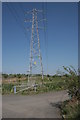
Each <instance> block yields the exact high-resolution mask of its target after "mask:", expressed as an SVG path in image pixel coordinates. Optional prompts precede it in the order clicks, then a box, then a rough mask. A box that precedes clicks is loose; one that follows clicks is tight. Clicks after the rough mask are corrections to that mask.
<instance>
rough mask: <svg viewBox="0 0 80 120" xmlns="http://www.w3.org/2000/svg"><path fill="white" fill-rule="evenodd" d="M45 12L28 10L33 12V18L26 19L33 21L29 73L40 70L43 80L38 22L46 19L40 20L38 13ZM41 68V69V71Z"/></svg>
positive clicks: (30, 12)
mask: <svg viewBox="0 0 80 120" xmlns="http://www.w3.org/2000/svg"><path fill="white" fill-rule="evenodd" d="M39 12H43V11H42V10H37V9H33V10H32V11H29V12H26V13H27V14H32V20H29V19H26V20H25V22H32V32H31V41H30V65H29V71H28V72H29V74H30V76H31V75H33V74H34V73H35V74H36V73H37V72H40V74H41V75H42V80H43V64H42V56H41V51H40V40H39V28H41V27H39V26H38V22H40V21H42V20H45V19H42V20H38V17H37V16H38V13H39ZM39 70H40V71H39Z"/></svg>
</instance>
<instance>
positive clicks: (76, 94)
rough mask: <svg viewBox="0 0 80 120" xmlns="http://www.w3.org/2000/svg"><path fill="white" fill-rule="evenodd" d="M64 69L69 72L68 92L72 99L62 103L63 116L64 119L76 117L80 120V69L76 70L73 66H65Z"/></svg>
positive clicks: (67, 78) (67, 79)
mask: <svg viewBox="0 0 80 120" xmlns="http://www.w3.org/2000/svg"><path fill="white" fill-rule="evenodd" d="M63 67H64V66H63ZM64 70H65V71H67V72H68V74H66V76H67V77H66V81H67V82H68V94H69V96H70V100H68V101H65V102H63V103H62V106H61V112H62V116H63V119H66V118H69V119H72V118H75V119H76V120H78V119H80V86H79V85H80V81H79V75H78V74H79V71H76V70H75V69H74V68H73V67H72V66H70V67H64Z"/></svg>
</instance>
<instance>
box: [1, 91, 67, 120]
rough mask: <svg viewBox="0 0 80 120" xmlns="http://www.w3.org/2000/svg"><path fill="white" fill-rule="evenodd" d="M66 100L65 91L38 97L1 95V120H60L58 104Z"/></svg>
mask: <svg viewBox="0 0 80 120" xmlns="http://www.w3.org/2000/svg"><path fill="white" fill-rule="evenodd" d="M66 99H68V94H67V92H66V91H58V92H48V93H43V94H38V95H31V96H21V95H3V97H2V116H3V118H61V116H60V110H59V108H58V104H59V103H60V102H62V101H64V100H66Z"/></svg>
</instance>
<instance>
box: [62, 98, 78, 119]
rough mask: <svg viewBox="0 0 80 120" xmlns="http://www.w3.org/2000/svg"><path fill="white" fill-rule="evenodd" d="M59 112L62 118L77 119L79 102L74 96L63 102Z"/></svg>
mask: <svg viewBox="0 0 80 120" xmlns="http://www.w3.org/2000/svg"><path fill="white" fill-rule="evenodd" d="M61 114H62V117H63V119H64V120H66V119H67V118H68V119H69V120H72V119H73V118H74V119H75V120H79V119H80V102H79V101H78V100H77V99H76V98H73V99H71V100H68V101H65V102H63V103H62V106H61Z"/></svg>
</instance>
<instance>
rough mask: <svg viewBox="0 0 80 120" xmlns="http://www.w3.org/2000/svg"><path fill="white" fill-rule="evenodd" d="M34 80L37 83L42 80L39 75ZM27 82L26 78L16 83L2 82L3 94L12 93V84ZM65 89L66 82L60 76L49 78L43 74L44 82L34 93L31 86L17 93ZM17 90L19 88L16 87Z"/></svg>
mask: <svg viewBox="0 0 80 120" xmlns="http://www.w3.org/2000/svg"><path fill="white" fill-rule="evenodd" d="M35 82H36V83H37V84H40V83H41V82H42V79H41V77H40V76H37V77H36V79H35ZM22 83H23V84H27V80H24V81H20V80H18V81H17V82H16V83H14V84H13V83H10V84H9V83H8V84H2V93H3V94H11V93H13V86H14V85H16V86H17V85H21V84H22ZM65 89H67V82H66V81H64V79H62V77H55V78H53V77H49V79H48V78H47V77H46V76H45V77H44V83H43V85H42V86H41V85H40V86H38V87H37V90H36V93H35V90H34V89H33V88H32V89H29V90H25V91H22V92H20V93H19V94H24V95H25V94H26V95H27V94H38V93H44V92H49V91H54V90H55V91H58V90H65ZM17 90H19V88H18V89H17Z"/></svg>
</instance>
